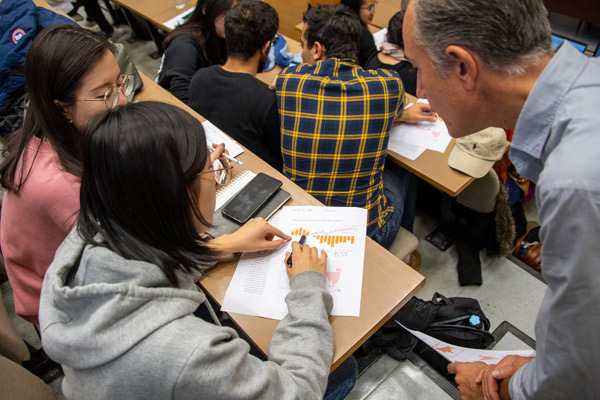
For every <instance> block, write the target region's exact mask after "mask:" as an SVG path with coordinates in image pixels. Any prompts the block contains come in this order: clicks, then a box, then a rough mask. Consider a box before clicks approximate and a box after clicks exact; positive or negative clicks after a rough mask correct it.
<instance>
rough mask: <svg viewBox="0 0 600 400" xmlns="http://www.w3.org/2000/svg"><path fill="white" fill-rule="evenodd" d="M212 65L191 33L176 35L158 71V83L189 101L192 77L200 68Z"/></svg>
mask: <svg viewBox="0 0 600 400" xmlns="http://www.w3.org/2000/svg"><path fill="white" fill-rule="evenodd" d="M208 66H210V63H209V62H208V60H207V59H206V58H205V57H204V53H203V51H202V47H200V44H199V43H198V41H197V40H196V39H194V38H193V37H192V36H190V35H186V34H181V35H179V36H176V37H175V38H174V39H173V40H172V41H171V43H170V44H169V47H167V49H166V50H165V54H164V58H163V63H162V66H161V69H160V71H159V73H158V84H159V85H160V86H162V87H163V88H165V89H167V90H168V91H169V92H171V93H172V94H173V96H175V97H177V98H178V99H179V100H181V101H183V102H184V103H187V101H188V97H189V96H188V90H189V88H190V81H191V80H192V77H193V76H194V74H195V73H196V71H198V70H199V69H200V68H205V67H208Z"/></svg>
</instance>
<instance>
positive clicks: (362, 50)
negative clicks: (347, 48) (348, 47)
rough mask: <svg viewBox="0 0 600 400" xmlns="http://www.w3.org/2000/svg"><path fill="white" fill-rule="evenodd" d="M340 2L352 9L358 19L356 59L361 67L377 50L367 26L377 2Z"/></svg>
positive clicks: (350, 0)
mask: <svg viewBox="0 0 600 400" xmlns="http://www.w3.org/2000/svg"><path fill="white" fill-rule="evenodd" d="M341 4H343V5H345V6H346V7H348V8H349V9H350V10H352V12H354V14H356V16H358V19H359V20H360V25H361V35H360V39H359V53H358V59H357V61H358V64H359V65H360V66H361V67H364V66H365V65H366V63H367V61H368V60H369V58H370V57H371V56H372V55H373V54H374V53H376V52H377V47H376V46H375V40H374V39H373V35H372V34H371V32H370V31H369V28H368V27H369V25H371V23H372V22H373V17H374V16H375V10H376V9H377V4H378V3H377V0H341Z"/></svg>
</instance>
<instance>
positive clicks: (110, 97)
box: [83, 75, 133, 110]
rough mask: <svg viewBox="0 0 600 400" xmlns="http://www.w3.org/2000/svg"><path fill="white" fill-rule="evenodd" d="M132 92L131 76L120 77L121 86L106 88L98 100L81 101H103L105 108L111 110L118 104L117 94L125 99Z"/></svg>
mask: <svg viewBox="0 0 600 400" xmlns="http://www.w3.org/2000/svg"><path fill="white" fill-rule="evenodd" d="M132 90H133V75H121V84H120V85H117V86H111V87H109V88H108V90H107V91H106V93H104V97H102V98H98V99H84V100H83V101H103V102H104V104H105V105H106V108H108V109H109V110H110V109H113V108H115V107H116V106H117V104H119V92H121V93H123V96H125V97H127V96H129V95H130V94H131V91H132Z"/></svg>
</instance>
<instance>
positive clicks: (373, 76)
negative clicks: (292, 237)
mask: <svg viewBox="0 0 600 400" xmlns="http://www.w3.org/2000/svg"><path fill="white" fill-rule="evenodd" d="M405 102H406V98H405V96H404V90H403V87H402V81H401V80H400V78H399V77H398V75H397V74H396V73H395V72H393V71H388V70H383V69H379V70H376V71H366V70H363V69H362V68H361V67H360V66H358V65H357V64H356V63H355V62H354V61H353V60H350V59H336V58H330V59H326V60H323V61H319V62H317V63H316V64H313V65H309V64H301V65H299V66H295V67H289V68H287V69H285V70H284V71H282V72H281V74H280V75H279V77H278V78H277V104H278V107H279V117H280V121H281V135H282V138H281V152H282V154H283V171H284V174H285V175H286V176H287V177H288V178H290V179H291V180H292V181H294V182H295V183H296V184H297V185H298V186H300V187H301V188H303V189H304V190H306V191H307V192H308V193H310V194H312V195H313V196H315V197H316V198H317V199H319V200H320V201H321V202H323V203H324V204H326V205H329V206H340V207H364V208H366V209H367V210H368V213H369V221H368V226H371V225H373V224H375V223H377V224H378V225H379V227H382V226H383V225H384V224H385V222H386V220H387V219H388V214H390V213H391V212H392V211H393V206H392V205H390V204H388V202H387V200H386V198H385V196H384V193H383V181H382V173H383V166H384V162H385V156H386V150H387V146H388V139H389V130H390V128H391V126H392V123H393V122H394V119H395V118H396V117H397V116H398V115H399V114H400V113H401V112H402V111H403V110H404V105H405ZM390 215H391V214H390Z"/></svg>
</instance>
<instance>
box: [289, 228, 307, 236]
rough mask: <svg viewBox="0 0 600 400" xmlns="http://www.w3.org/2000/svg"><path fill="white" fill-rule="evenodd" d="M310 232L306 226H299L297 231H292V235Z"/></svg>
mask: <svg viewBox="0 0 600 400" xmlns="http://www.w3.org/2000/svg"><path fill="white" fill-rule="evenodd" d="M309 234H310V232H308V231H307V230H306V229H304V228H298V229H296V230H295V231H292V235H294V236H299V235H309Z"/></svg>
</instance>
